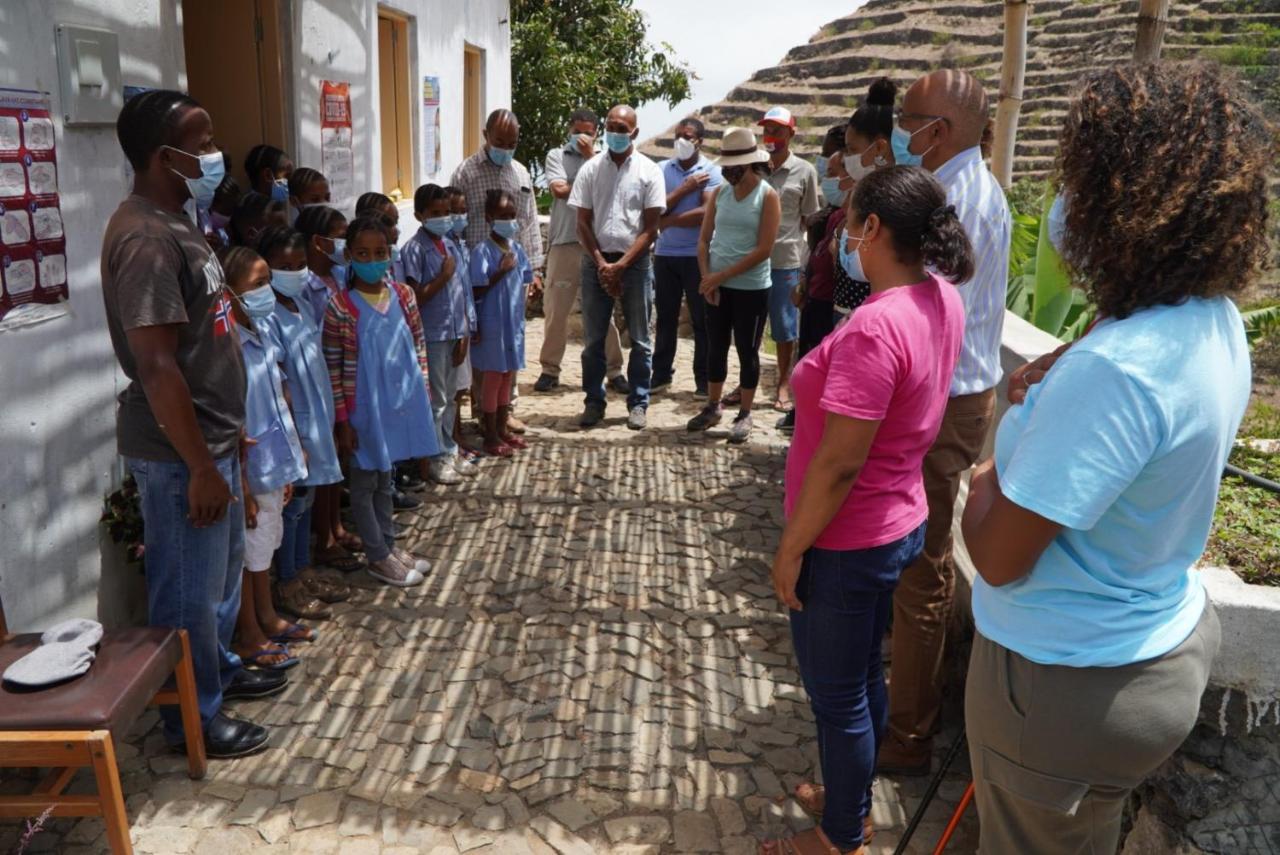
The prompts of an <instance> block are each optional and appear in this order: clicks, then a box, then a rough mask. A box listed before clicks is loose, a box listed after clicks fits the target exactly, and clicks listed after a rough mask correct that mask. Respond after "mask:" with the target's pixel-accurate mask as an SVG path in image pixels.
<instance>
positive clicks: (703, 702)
mask: <svg viewBox="0 0 1280 855" xmlns="http://www.w3.org/2000/svg"><path fill="white" fill-rule="evenodd" d="M540 327H541V324H540V322H537V321H535V322H532V323H531V324H530V341H529V346H528V352H529V353H530V354H536V353H537V347H538V344H539V341H538V334H539V333H540ZM689 349H690V348H689V346H688V343H687V342H684V343H682V348H681V351H682V352H681V356H682V357H683V359H685V360H687V358H688V351H689ZM578 352H579V351H578V349H577V348H576V347H573V346H571V347H570V352H569V354H568V355H567V358H566V366H567V367H566V376H565V378H564V379H565V381H566V384H567V385H566V387H562V389H560V390H557V392H554V393H552V394H550V395H545V396H543V395H538V396H535V395H532V394H528V392H527V391H526V394H525V396H524V397H523V398H521V401H520V404H519V413H520V415H521V416H522V417H524V418H525V419H526V420H527V421H528V422H529V423H530V426H531V437H532V440H533V442H532V447H531V449H530V450H529V451H527V452H524V453H521V454H519V455H518V456H517V457H516V459H515V461H514V462H509V463H507V462H498V461H491V462H488V463H486V464H485V466H484V472H483V476H482V477H481V478H479V479H477V480H476V481H475V482H474V483H470V484H466V485H463V487H462V488H461V489H452V490H446V489H445V488H439V487H432V488H430V489H429V490H428V491H427V492H426V493H425V494H424V498H425V503H424V507H423V509H422V510H421V511H417V512H413V513H410V514H404V515H402V516H401V517H400V520H401V522H402V524H403V525H404V527H405V533H406V535H407V537H408V539H409V540H410V541H411V542H412V543H413V544H414V545H415V546H416V547H417V549H418V550H419V551H420V552H421V553H422V554H424V555H425V556H427V557H428V558H429V559H430V560H431V561H432V562H433V564H434V567H435V569H434V572H433V573H432V574H431V575H430V577H429V578H428V583H427V584H426V585H424V586H422V587H421V588H420V589H417V590H414V591H409V592H402V591H395V590H392V589H388V588H383V587H380V586H378V585H376V584H375V583H373V582H372V580H369V579H367V577H362V576H359V575H357V576H354V577H353V579H352V581H353V582H354V583H355V584H356V585H358V586H359V587H358V590H357V594H356V596H355V597H354V598H353V599H352V601H351V602H349V603H347V604H344V605H340V606H338V607H336V612H337V614H336V615H335V618H334V619H333V620H332V621H329V622H327V623H324V624H320V628H321V637H320V640H319V642H318V643H316V644H313V645H311V646H310V647H309V648H307V649H305V650H303V651H302V656H303V664H302V665H301V666H299V667H298V668H296V669H294V670H293V671H292V672H291V678H292V683H291V686H290V687H289V689H288V691H287V692H286V693H285V694H283V695H280V696H278V697H276V698H273V699H270V700H268V701H261V702H255V703H241V704H238V705H236V706H235V707H234V710H235V711H236V712H237V713H238V714H241V715H244V716H247V717H250V718H252V719H254V720H257V721H260V722H262V723H264V724H267V725H271V726H272V728H273V735H272V739H271V747H270V748H269V749H268V750H266V751H265V752H263V753H261V754H259V755H257V756H255V757H251V758H247V759H243V760H239V761H232V762H225V761H224V762H218V761H214V762H211V764H210V774H209V776H208V778H207V779H206V780H204V781H191V780H189V779H188V778H187V777H186V775H185V761H184V759H183V758H182V757H180V756H177V755H174V754H168V753H166V752H165V751H164V750H163V745H162V742H161V738H160V736H159V733H158V731H157V729H156V728H155V727H154V725H155V717H154V713H152V714H149V715H148V717H147V718H146V719H144V721H142V722H140V724H139V727H138V728H137V729H136V731H135V733H134V736H133V738H132V739H131V740H130V741H129V742H128V743H127V744H125V745H123V746H121V747H120V750H119V756H120V758H121V764H122V773H123V778H124V788H125V794H126V796H127V799H128V809H129V814H130V817H131V818H132V820H133V829H134V840H135V842H136V847H137V850H138V851H139V852H145V853H164V855H170V853H197V855H234V853H242V852H254V853H277V855H284V853H317V855H319V853H340V855H357V853H358V855H365V853H368V854H369V855H375V853H382V855H410V853H432V855H453V853H458V852H475V853H481V852H483V853H501V855H521V853H538V855H542V854H543V853H560V855H580V854H581V855H589V853H617V855H624V853H625V855H641V853H654V854H655V855H656V853H668V852H723V853H731V855H748V853H753V852H755V849H756V841H757V839H758V838H759V837H762V836H765V835H768V834H776V833H778V832H781V831H783V830H785V829H786V828H801V827H806V826H808V825H809V820H808V819H807V817H806V816H805V815H804V814H803V813H802V812H801V811H800V809H799V807H798V805H797V804H796V803H795V802H794V800H792V799H790V798H789V797H788V796H789V794H790V792H791V791H792V789H793V788H794V786H795V785H796V784H797V783H799V782H800V781H802V780H806V779H809V778H811V777H812V776H813V775H814V774H815V759H816V749H815V741H814V737H813V729H812V723H811V722H812V716H811V714H810V712H809V708H808V705H807V702H806V700H805V695H804V692H803V690H802V688H801V686H800V679H799V675H798V674H797V673H796V670H795V660H794V657H793V656H792V653H791V648H790V638H789V632H788V628H787V623H786V621H785V618H784V616H783V613H782V612H781V611H780V610H779V608H778V607H777V604H776V602H775V601H774V598H773V595H772V588H771V586H770V584H769V580H768V570H769V560H770V558H771V555H772V552H771V550H772V546H773V544H774V542H775V539H776V536H777V532H778V527H779V524H780V522H781V492H782V488H781V476H782V465H783V461H784V457H785V452H786V446H785V438H784V437H782V436H781V435H779V434H778V433H777V432H776V431H774V430H773V428H772V422H773V420H774V415H773V414H772V413H771V412H769V411H767V410H765V411H761V412H760V418H759V419H758V423H757V426H756V434H755V436H754V437H753V439H752V441H751V442H749V443H747V444H746V445H744V446H737V447H735V446H729V445H727V444H726V443H725V440H724V436H725V434H724V433H723V432H719V433H717V432H715V431H713V432H711V434H709V435H707V436H690V435H688V434H686V433H685V431H684V427H683V425H684V421H685V420H686V419H688V418H689V417H690V416H691V415H692V414H693V413H694V412H696V411H697V407H698V403H697V402H696V401H695V400H694V399H693V397H692V395H691V394H689V388H673V390H672V391H671V392H670V393H669V394H666V395H662V396H659V397H657V398H656V399H655V402H654V405H653V408H652V409H651V411H650V428H649V430H647V431H645V432H643V433H639V434H637V433H632V432H630V431H628V430H626V428H625V426H624V424H623V420H624V419H625V407H624V405H623V403H622V402H621V401H620V400H616V399H614V398H613V396H612V395H611V402H610V411H609V414H608V422H607V425H606V426H605V427H603V428H600V429H596V430H593V431H590V432H582V431H580V430H579V429H578V428H577V427H576V417H577V414H578V412H579V410H580V406H581V398H580V394H579V392H578V390H577V386H576V384H577V381H578V377H579V376H580V375H579V372H578V370H577V365H578V362H577V360H578ZM732 370H733V371H736V369H732ZM681 372H682V373H679V374H678V376H679V377H681V378H682V380H681V381H679V382H678V384H677V385H678V386H679V387H691V385H692V384H691V381H690V380H689V379H688V378H689V377H690V374H689V371H688V365H687V363H686V364H684V365H683V366H682V368H681ZM771 375H772V366H771V363H770V366H769V367H768V368H767V369H766V378H765V385H766V387H768V386H770V385H771V381H772V376H771ZM534 377H536V370H535V369H534V368H532V367H531V369H530V370H529V371H526V372H525V375H524V377H523V379H524V380H525V381H526V383H531V382H532V379H533V378H534ZM568 384H572V385H568ZM527 389H528V387H527V386H526V390H527ZM950 735H951V734H949V733H946V734H943V736H942V737H941V738H940V740H939V741H940V744H945V743H946V742H949V741H950ZM966 775H967V763H966V762H965V761H964V759H963V758H962V759H961V761H959V762H958V763H957V764H956V768H955V770H954V771H953V772H952V775H951V777H950V778H949V779H948V780H947V782H946V783H944V784H943V787H942V790H941V794H940V797H939V798H938V799H937V801H936V802H935V804H934V805H933V808H932V810H931V812H930V814H929V818H928V821H927V822H926V823H925V825H924V827H923V828H922V830H921V832H920V833H919V834H918V835H917V837H916V839H915V841H913V845H912V847H911V850H910V851H912V852H930V851H932V847H933V845H934V843H935V842H936V840H937V838H938V835H939V833H940V831H941V828H942V826H943V824H944V823H945V821H946V819H947V817H948V816H949V815H950V813H951V810H952V809H953V807H954V805H955V803H956V801H957V800H958V799H959V796H960V794H961V792H962V791H963V788H964V785H965V782H966ZM12 783H13V782H10V784H12ZM21 783H27V782H21ZM81 783H83V782H81ZM926 783H927V782H926V781H923V780H919V779H915V780H905V779H904V780H902V781H893V780H887V779H886V780H882V781H880V782H879V783H877V785H876V792H877V799H876V805H875V813H874V817H873V818H874V821H875V823H876V825H877V827H878V828H879V829H880V830H879V833H878V834H877V837H876V840H875V842H874V844H873V846H872V850H873V852H877V853H881V852H883V853H888V852H892V851H893V847H894V845H895V844H896V843H897V840H898V838H899V837H900V835H901V832H902V829H903V826H904V825H905V823H906V820H907V817H908V815H909V812H910V811H912V810H914V808H915V805H916V803H917V801H918V799H919V797H920V796H921V794H922V792H923V790H924V788H925V785H926ZM970 814H971V815H970V816H969V817H967V818H966V822H965V824H964V825H963V826H962V828H961V831H960V834H959V835H958V836H957V838H956V839H955V840H954V841H953V844H952V846H951V848H950V849H949V851H951V852H972V851H974V848H975V846H974V842H975V840H976V836H975V829H976V819H975V817H974V816H973V815H972V814H973V812H972V811H971V812H970ZM15 839H16V829H14V828H13V827H12V826H5V827H0V850H3V851H9V849H10V847H11V846H12V845H13V843H14V841H15ZM28 851H30V852H40V851H56V852H60V853H65V855H83V853H91V852H92V853H97V852H103V851H105V845H104V843H103V835H102V825H101V822H100V821H97V820H81V821H68V820H55V821H50V822H49V823H48V824H47V828H46V830H45V831H44V832H42V833H40V834H38V835H36V837H35V838H34V839H33V841H32V845H31V847H30V848H29V849H28Z"/></svg>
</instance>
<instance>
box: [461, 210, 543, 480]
mask: <svg viewBox="0 0 1280 855" xmlns="http://www.w3.org/2000/svg"><path fill="white" fill-rule="evenodd" d="M484 214H485V220H486V221H487V222H488V223H489V225H490V232H489V237H488V238H487V239H486V240H485V241H484V243H482V244H480V245H479V246H477V247H475V248H474V249H472V251H471V287H472V289H473V291H474V293H475V300H476V328H475V331H474V334H473V337H472V340H471V364H472V366H473V367H474V368H475V370H476V371H478V372H480V375H481V381H480V383H481V397H482V399H483V400H482V406H481V410H482V412H483V414H484V416H483V422H484V450H485V453H486V454H492V455H495V456H497V457H510V456H511V455H512V454H513V451H512V449H520V448H527V447H528V444H527V443H526V442H525V440H523V439H521V438H520V437H519V436H518V435H517V434H515V433H514V432H512V431H511V430H510V429H509V428H508V419H509V418H510V415H511V381H512V380H513V379H514V378H515V373H516V372H517V371H519V370H520V369H521V368H523V367H524V306H525V297H526V294H527V288H528V286H529V284H530V283H531V282H533V269H532V268H531V267H530V266H529V259H528V257H527V256H526V255H525V252H524V248H523V247H522V246H520V243H519V241H517V240H516V237H515V236H516V234H517V233H518V231H519V224H518V222H517V221H516V204H515V200H514V199H512V198H511V194H510V193H508V192H507V191H505V190H490V191H489V192H488V193H487V194H486V196H485V200H484Z"/></svg>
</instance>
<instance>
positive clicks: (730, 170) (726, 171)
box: [720, 166, 747, 187]
mask: <svg viewBox="0 0 1280 855" xmlns="http://www.w3.org/2000/svg"><path fill="white" fill-rule="evenodd" d="M746 174H747V168H746V167H745V166H726V167H724V168H723V169H721V170H720V175H721V176H723V177H724V180H725V181H728V182H729V186H731V187H736V186H737V184H738V182H739V181H741V180H742V178H743V176H744V175H746Z"/></svg>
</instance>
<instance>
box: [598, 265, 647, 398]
mask: <svg viewBox="0 0 1280 855" xmlns="http://www.w3.org/2000/svg"><path fill="white" fill-rule="evenodd" d="M606 257H608V256H606ZM619 299H620V300H621V301H622V317H623V318H624V319H625V320H626V322H627V335H628V336H630V337H631V356H630V358H629V359H628V362H627V382H628V383H629V384H631V394H629V395H627V409H628V410H630V409H632V408H633V407H648V406H649V385H650V382H651V380H652V379H653V342H652V340H651V339H650V337H649V322H650V320H651V319H652V317H653V263H652V262H651V261H650V260H649V256H648V255H645V256H642V257H641V258H638V259H636V262H635V263H634V264H632V265H631V266H630V267H628V268H627V269H626V270H625V271H623V273H622V296H621V297H620V298H619ZM613 301H614V298H613V297H611V296H609V294H607V293H606V292H605V290H604V288H603V287H601V285H600V274H599V272H598V271H597V270H596V263H595V259H593V258H592V257H591V256H590V255H587V254H586V253H583V256H582V326H583V332H582V336H583V339H584V340H585V346H584V347H583V349H582V388H583V391H585V392H586V397H587V404H588V406H589V405H591V404H597V405H599V406H601V407H603V406H604V405H605V398H604V379H605V371H606V366H605V355H604V339H605V334H606V333H608V331H609V319H610V318H612V317H613Z"/></svg>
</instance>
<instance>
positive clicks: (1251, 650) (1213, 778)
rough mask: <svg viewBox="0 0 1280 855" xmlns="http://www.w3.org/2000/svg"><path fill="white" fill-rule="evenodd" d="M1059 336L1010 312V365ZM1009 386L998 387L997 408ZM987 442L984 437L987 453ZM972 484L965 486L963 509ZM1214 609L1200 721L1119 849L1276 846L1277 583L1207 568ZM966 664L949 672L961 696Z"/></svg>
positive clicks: (1167, 853) (1279, 789) (964, 631)
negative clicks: (1214, 639)
mask: <svg viewBox="0 0 1280 855" xmlns="http://www.w3.org/2000/svg"><path fill="white" fill-rule="evenodd" d="M1059 343H1060V342H1059V341H1058V340H1057V339H1055V338H1053V337H1052V336H1050V335H1049V334H1048V333H1045V332H1043V331H1041V330H1038V329H1036V328H1035V327H1033V326H1032V325H1031V324H1029V323H1027V322H1026V321H1024V320H1022V319H1021V318H1018V317H1016V316H1014V315H1012V314H1006V315H1005V333H1004V342H1003V344H1004V346H1003V350H1002V353H1001V357H1002V362H1003V364H1004V368H1005V370H1006V372H1008V371H1009V370H1012V369H1013V368H1015V367H1017V366H1018V365H1021V364H1023V363H1025V362H1027V361H1029V360H1031V359H1034V358H1035V357H1037V356H1039V355H1040V354H1042V353H1047V352H1048V351H1050V350H1053V349H1054V348H1055V347H1057V346H1058V344H1059ZM1003 401H1004V389H1003V387H1002V388H1001V389H1000V402H1001V404H1000V412H1003V410H1004V409H1005V408H1006V407H1005V406H1004V404H1003ZM989 450H990V443H988V451H989ZM965 495H966V491H965V490H964V489H962V490H961V495H960V497H959V500H958V502H959V506H961V507H962V506H963V503H964V500H965ZM956 519H957V525H956V540H957V544H956V563H957V569H958V570H959V573H958V574H957V575H958V578H957V580H956V587H957V593H956V600H957V604H958V607H957V609H956V625H955V626H954V627H953V632H954V633H955V637H956V639H957V642H958V643H959V644H961V645H963V646H964V647H967V639H968V638H970V637H971V635H972V619H971V617H970V613H969V595H970V591H971V586H972V582H973V579H974V576H975V575H976V571H975V570H974V568H973V564H972V562H971V561H970V560H969V555H968V552H967V551H966V550H965V549H964V543H963V538H962V537H961V534H960V531H959V516H958V515H957V518H956ZM1202 573H1203V574H1204V575H1203V578H1204V583H1205V587H1206V588H1207V589H1208V592H1209V597H1210V599H1211V600H1212V601H1213V603H1214V605H1215V606H1216V608H1217V609H1218V616H1219V619H1220V621H1221V624H1222V648H1221V650H1220V651H1219V653H1218V657H1217V659H1215V660H1214V664H1213V674H1212V678H1211V683H1210V686H1209V689H1208V691H1207V692H1206V693H1205V696H1204V698H1203V699H1202V700H1201V705H1200V720H1199V723H1198V724H1197V725H1196V728H1195V730H1194V731H1193V732H1192V734H1191V736H1190V737H1189V738H1188V739H1187V741H1186V742H1185V743H1184V744H1183V746H1182V748H1180V749H1179V750H1178V752H1177V753H1176V754H1175V755H1174V756H1173V757H1172V758H1170V760H1169V762H1168V763H1166V764H1165V765H1164V766H1163V767H1162V768H1161V769H1160V770H1159V771H1158V772H1157V773H1156V774H1155V775H1153V776H1152V777H1151V779H1150V780H1148V781H1147V782H1146V783H1145V784H1143V785H1142V786H1141V787H1139V788H1138V790H1137V791H1136V792H1135V793H1134V796H1133V803H1132V811H1131V814H1130V817H1129V823H1128V833H1127V834H1126V836H1125V839H1124V841H1123V843H1122V845H1121V849H1120V851H1121V853H1122V855H1198V853H1215V855H1216V853H1223V854H1224V855H1226V853H1230V854H1231V855H1236V853H1255V852H1256V853H1280V655H1277V643H1276V642H1277V639H1280V588H1268V587H1263V586H1260V585H1248V584H1245V583H1244V582H1243V581H1241V580H1240V578H1239V577H1238V576H1236V575H1235V574H1234V573H1232V572H1231V571H1229V570H1224V569H1221V568H1217V567H1204V568H1202ZM963 675H964V666H963V660H960V661H959V662H958V663H957V664H956V667H955V669H954V670H953V672H952V682H953V691H952V692H951V694H952V695H962V691H961V686H962V685H963Z"/></svg>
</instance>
